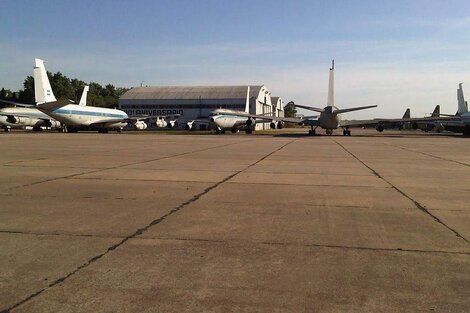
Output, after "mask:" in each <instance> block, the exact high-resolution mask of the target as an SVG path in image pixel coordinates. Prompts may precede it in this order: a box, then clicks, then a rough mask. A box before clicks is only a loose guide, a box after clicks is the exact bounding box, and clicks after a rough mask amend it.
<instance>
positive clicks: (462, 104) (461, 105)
mask: <svg viewBox="0 0 470 313" xmlns="http://www.w3.org/2000/svg"><path fill="white" fill-rule="evenodd" d="M457 103H458V110H457V115H461V114H463V113H467V112H468V108H467V104H466V101H465V98H464V96H463V88H462V83H460V84H459V89H457Z"/></svg>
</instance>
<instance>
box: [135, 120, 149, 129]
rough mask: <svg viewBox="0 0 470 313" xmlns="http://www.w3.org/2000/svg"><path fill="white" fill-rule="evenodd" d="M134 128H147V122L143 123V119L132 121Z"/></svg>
mask: <svg viewBox="0 0 470 313" xmlns="http://www.w3.org/2000/svg"><path fill="white" fill-rule="evenodd" d="M134 128H135V129H138V130H144V129H147V123H145V122H144V121H137V122H135V123H134Z"/></svg>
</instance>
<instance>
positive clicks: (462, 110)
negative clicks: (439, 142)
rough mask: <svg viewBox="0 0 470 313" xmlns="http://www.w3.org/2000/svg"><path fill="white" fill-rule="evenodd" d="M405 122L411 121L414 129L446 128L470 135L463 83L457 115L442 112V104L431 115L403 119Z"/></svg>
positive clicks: (458, 94) (469, 114)
mask: <svg viewBox="0 0 470 313" xmlns="http://www.w3.org/2000/svg"><path fill="white" fill-rule="evenodd" d="M403 122H404V123H410V124H411V127H412V128H413V129H422V130H423V131H425V132H426V131H431V130H434V131H436V132H442V131H444V130H446V131H450V132H454V133H462V134H463V136H470V112H469V111H468V105H467V102H466V101H465V98H464V94H463V88H462V83H460V84H459V88H458V89H457V113H456V114H455V115H451V114H442V113H440V106H439V105H438V106H436V108H435V109H434V112H433V114H432V115H431V116H428V117H423V118H410V119H403Z"/></svg>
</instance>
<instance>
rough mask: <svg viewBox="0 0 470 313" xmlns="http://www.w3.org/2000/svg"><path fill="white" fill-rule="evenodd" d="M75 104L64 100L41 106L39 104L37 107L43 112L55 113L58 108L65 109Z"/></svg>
mask: <svg viewBox="0 0 470 313" xmlns="http://www.w3.org/2000/svg"><path fill="white" fill-rule="evenodd" d="M73 103H74V102H73V101H72V100H69V99H64V100H58V101H52V102H45V103H41V104H38V105H37V106H36V107H37V108H38V109H39V110H41V111H46V112H50V111H54V110H55V109H58V108H61V107H64V106H66V105H69V104H73Z"/></svg>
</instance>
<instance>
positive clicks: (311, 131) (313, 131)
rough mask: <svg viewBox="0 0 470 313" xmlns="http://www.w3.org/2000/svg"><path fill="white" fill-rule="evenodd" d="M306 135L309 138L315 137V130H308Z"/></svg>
mask: <svg viewBox="0 0 470 313" xmlns="http://www.w3.org/2000/svg"><path fill="white" fill-rule="evenodd" d="M308 134H309V136H315V135H316V131H315V129H309V130H308Z"/></svg>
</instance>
